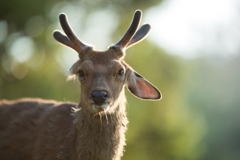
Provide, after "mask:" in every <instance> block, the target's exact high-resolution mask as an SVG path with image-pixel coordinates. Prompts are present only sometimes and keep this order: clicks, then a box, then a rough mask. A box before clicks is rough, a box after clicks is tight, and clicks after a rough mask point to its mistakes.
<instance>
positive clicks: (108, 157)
mask: <svg viewBox="0 0 240 160" xmlns="http://www.w3.org/2000/svg"><path fill="white" fill-rule="evenodd" d="M122 93H123V94H121V96H120V97H119V98H120V101H119V102H120V103H119V104H118V105H117V107H116V110H115V112H112V113H106V115H101V114H95V115H94V114H92V113H90V112H89V111H88V110H87V109H84V108H82V107H81V104H79V108H80V109H77V110H75V112H74V114H73V115H74V117H75V120H74V124H75V129H74V130H73V131H72V133H71V134H72V135H74V137H75V138H76V139H75V142H76V150H75V151H73V152H75V155H74V157H75V159H77V160H119V159H120V157H121V156H122V154H123V146H124V145H125V135H124V133H125V131H126V127H125V126H126V124H127V123H128V120H127V118H126V117H125V102H126V100H125V95H124V92H122Z"/></svg>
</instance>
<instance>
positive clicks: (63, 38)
mask: <svg viewBox="0 0 240 160" xmlns="http://www.w3.org/2000/svg"><path fill="white" fill-rule="evenodd" d="M53 37H54V38H55V40H57V41H58V42H60V43H62V44H64V45H66V46H68V47H70V48H72V49H74V50H75V51H77V52H78V49H77V48H76V47H75V46H74V45H73V44H72V42H71V41H69V39H68V38H67V37H66V36H65V35H63V34H62V33H61V32H60V31H57V30H56V31H54V32H53Z"/></svg>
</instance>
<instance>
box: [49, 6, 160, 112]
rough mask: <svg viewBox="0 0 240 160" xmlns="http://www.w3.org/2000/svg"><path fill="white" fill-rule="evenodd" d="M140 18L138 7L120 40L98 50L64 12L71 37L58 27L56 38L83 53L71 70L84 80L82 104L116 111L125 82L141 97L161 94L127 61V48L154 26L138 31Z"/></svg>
mask: <svg viewBox="0 0 240 160" xmlns="http://www.w3.org/2000/svg"><path fill="white" fill-rule="evenodd" d="M140 18H141V12H140V11H136V12H135V15H134V19H133V22H132V24H131V26H130V27H129V29H128V31H127V33H126V34H125V35H124V37H123V38H122V39H121V40H120V41H119V42H118V43H117V44H115V45H114V46H111V47H109V49H108V50H107V51H95V50H94V49H93V48H92V47H89V46H86V45H84V44H83V43H82V42H81V41H80V40H79V39H78V38H77V37H76V36H75V34H74V33H73V32H72V30H71V28H70V26H69V25H68V22H67V19H66V16H65V15H64V14H61V15H60V22H61V25H62V28H63V30H64V31H65V33H66V34H67V36H68V37H66V36H65V35H63V34H62V33H61V32H59V31H55V32H54V38H55V39H56V40H57V41H58V42H60V43H63V44H65V45H67V46H68V47H71V48H72V49H74V50H76V51H77V52H78V53H79V58H80V59H79V60H78V61H77V62H76V63H75V64H74V65H73V66H72V68H71V69H70V72H71V74H73V75H76V76H77V77H78V79H79V81H80V82H81V104H82V106H84V107H86V109H88V110H89V111H91V112H93V113H99V112H114V109H115V108H116V106H118V104H119V103H120V102H121V100H122V98H124V86H125V85H126V86H127V88H128V90H129V91H130V92H131V93H132V94H134V95H135V96H137V97H138V98H141V99H152V100H156V99H160V98H161V94H160V92H159V91H158V89H157V88H156V87H154V86H153V85H152V84H151V83H149V82H148V81H147V80H145V79H144V78H143V77H142V76H140V75H139V74H138V73H137V72H136V71H134V70H133V69H132V68H131V67H130V66H129V65H128V64H127V63H126V62H124V61H123V57H124V55H125V49H126V48H127V47H129V46H131V45H132V44H134V43H136V42H138V41H140V40H141V39H143V38H144V37H145V35H146V34H147V33H148V31H149V30H150V26H149V25H148V24H145V25H143V26H142V27H141V28H140V29H139V30H138V32H137V33H136V34H135V32H136V29H137V27H138V24H139V21H140ZM133 35H134V36H133Z"/></svg>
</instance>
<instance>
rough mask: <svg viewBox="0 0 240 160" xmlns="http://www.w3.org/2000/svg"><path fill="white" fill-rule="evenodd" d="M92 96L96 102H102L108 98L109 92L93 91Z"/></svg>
mask: <svg viewBox="0 0 240 160" xmlns="http://www.w3.org/2000/svg"><path fill="white" fill-rule="evenodd" d="M91 98H92V100H93V101H94V103H96V104H102V103H104V102H105V101H106V100H107V92H106V91H93V92H92V94H91Z"/></svg>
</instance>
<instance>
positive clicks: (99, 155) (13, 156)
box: [0, 97, 128, 160]
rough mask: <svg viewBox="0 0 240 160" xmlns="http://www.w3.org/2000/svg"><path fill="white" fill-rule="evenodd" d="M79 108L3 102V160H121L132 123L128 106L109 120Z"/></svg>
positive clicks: (0, 133)
mask: <svg viewBox="0 0 240 160" xmlns="http://www.w3.org/2000/svg"><path fill="white" fill-rule="evenodd" d="M123 98H124V97H123ZM78 107H79V105H78V104H75V103H59V102H56V101H46V100H41V99H21V100H17V101H6V100H3V101H1V102H0V159H1V160H26V159H30V160H31V159H32V160H48V159H49V160H85V159H89V160H112V159H116V160H117V159H119V158H120V156H121V155H122V151H123V145H124V144H125V137H124V132H125V130H126V128H125V126H126V124H127V122H128V121H127V119H126V118H125V115H124V114H125V107H124V105H123V106H119V107H118V108H117V109H116V112H114V113H113V114H109V115H106V116H108V117H107V119H106V117H105V116H102V117H101V119H100V115H99V114H96V115H94V114H89V113H88V112H89V111H87V110H83V109H80V108H78Z"/></svg>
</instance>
